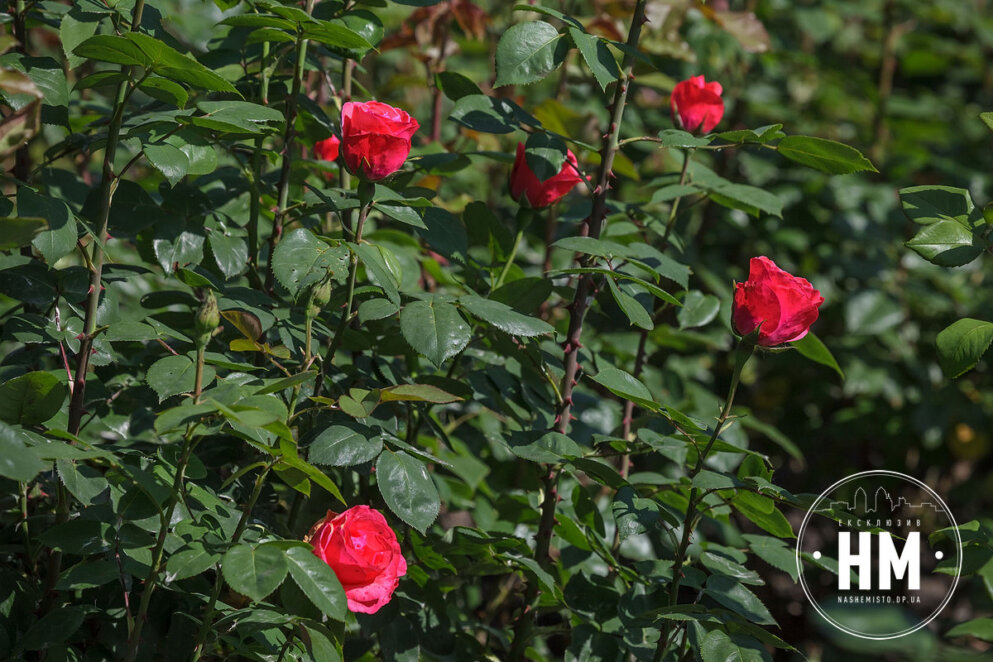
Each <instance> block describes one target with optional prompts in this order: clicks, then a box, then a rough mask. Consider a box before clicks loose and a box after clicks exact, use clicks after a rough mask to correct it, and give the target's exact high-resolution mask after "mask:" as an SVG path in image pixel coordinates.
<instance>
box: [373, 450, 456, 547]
mask: <svg viewBox="0 0 993 662" xmlns="http://www.w3.org/2000/svg"><path fill="white" fill-rule="evenodd" d="M376 483H377V484H378V485H379V492H380V494H382V495H383V500H385V501H386V505H387V506H389V507H390V510H392V511H393V512H394V514H396V516H397V517H399V518H400V519H402V520H403V521H404V522H406V523H407V524H409V525H411V526H412V527H414V528H415V529H417V530H418V531H420V532H421V533H424V532H425V531H427V528H428V527H429V526H431V523H432V522H434V520H435V519H436V518H437V517H438V512H439V510H440V509H441V497H440V496H439V495H438V488H437V487H436V486H435V484H434V481H433V480H432V479H431V476H430V474H428V470H427V467H425V466H424V463H423V462H421V461H420V460H418V459H417V458H415V457H411V456H410V455H407V453H405V452H403V451H398V452H396V453H394V452H392V451H389V450H387V451H385V452H384V453H382V454H381V455H380V456H379V460H378V461H377V462H376Z"/></svg>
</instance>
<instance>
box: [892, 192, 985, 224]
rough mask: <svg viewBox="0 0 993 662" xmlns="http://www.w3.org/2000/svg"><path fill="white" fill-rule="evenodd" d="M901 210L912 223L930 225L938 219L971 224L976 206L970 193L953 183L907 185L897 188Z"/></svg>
mask: <svg viewBox="0 0 993 662" xmlns="http://www.w3.org/2000/svg"><path fill="white" fill-rule="evenodd" d="M900 204H901V205H902V206H903V213H904V214H906V215H907V218H909V219H910V220H912V221H913V222H914V223H918V224H920V225H930V224H932V223H936V222H938V221H940V220H942V219H949V220H953V221H958V222H959V223H961V224H962V225H963V226H965V227H971V226H972V223H971V219H972V217H973V215H974V212H975V209H976V206H975V204H973V202H972V195H971V194H970V193H969V191H967V190H966V189H964V188H956V187H954V186H933V185H932V186H910V187H907V188H903V189H900Z"/></svg>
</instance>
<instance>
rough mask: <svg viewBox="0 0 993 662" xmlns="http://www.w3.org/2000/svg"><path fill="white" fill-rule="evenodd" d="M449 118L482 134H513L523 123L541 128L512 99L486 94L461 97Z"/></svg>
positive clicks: (538, 123)
mask: <svg viewBox="0 0 993 662" xmlns="http://www.w3.org/2000/svg"><path fill="white" fill-rule="evenodd" d="M449 118H450V119H451V120H452V121H454V122H458V123H459V124H461V125H462V126H464V127H466V128H467V129H471V130H473V131H480V132H482V133H513V132H514V131H516V130H517V127H518V125H519V124H521V123H524V124H528V125H530V126H535V127H537V126H541V123H540V122H538V120H536V119H535V118H533V117H532V116H531V115H529V114H528V113H526V112H525V111H524V110H523V109H522V108H521V107H520V106H518V105H517V104H515V103H514V102H513V101H511V100H510V99H498V98H494V97H491V96H487V95H485V94H468V95H465V96H463V97H460V98H459V100H458V101H456V102H455V107H454V108H452V112H451V114H450V115H449Z"/></svg>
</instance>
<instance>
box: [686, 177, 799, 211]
mask: <svg viewBox="0 0 993 662" xmlns="http://www.w3.org/2000/svg"><path fill="white" fill-rule="evenodd" d="M699 185H700V186H701V187H702V188H704V189H706V190H707V191H709V192H710V199H711V200H713V201H714V202H716V203H717V204H719V205H723V206H725V207H728V208H730V209H740V210H741V211H743V212H745V213H746V214H750V215H752V216H754V217H756V218H758V217H759V212H765V213H767V214H771V215H773V216H776V217H778V218H782V217H783V201H782V200H780V198H779V196H778V195H776V194H775V193H770V192H769V191H766V190H765V189H761V188H759V187H757V186H748V185H747V184H732V183H729V182H727V181H726V180H721V181H720V182H719V183H718V184H716V185H710V186H708V185H705V184H703V183H700V184H699Z"/></svg>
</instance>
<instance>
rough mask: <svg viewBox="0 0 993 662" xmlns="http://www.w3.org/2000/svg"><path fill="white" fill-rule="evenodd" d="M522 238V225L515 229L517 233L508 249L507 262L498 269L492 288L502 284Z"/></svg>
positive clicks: (497, 287)
mask: <svg viewBox="0 0 993 662" xmlns="http://www.w3.org/2000/svg"><path fill="white" fill-rule="evenodd" d="M523 238H524V228H523V227H522V228H520V229H518V230H517V235H516V236H515V237H514V247H513V248H511V249H510V255H508V256H507V262H506V264H504V265H503V269H501V270H500V276H499V277H498V278H497V279H496V282H495V283H494V284H493V289H494V290H496V289H499V287H500V286H501V285H503V281H504V279H505V278H506V277H507V274H508V273H510V267H511V265H513V264H514V258H516V257H517V249H518V248H519V247H520V245H521V240H522V239H523Z"/></svg>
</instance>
